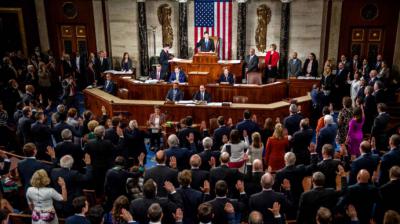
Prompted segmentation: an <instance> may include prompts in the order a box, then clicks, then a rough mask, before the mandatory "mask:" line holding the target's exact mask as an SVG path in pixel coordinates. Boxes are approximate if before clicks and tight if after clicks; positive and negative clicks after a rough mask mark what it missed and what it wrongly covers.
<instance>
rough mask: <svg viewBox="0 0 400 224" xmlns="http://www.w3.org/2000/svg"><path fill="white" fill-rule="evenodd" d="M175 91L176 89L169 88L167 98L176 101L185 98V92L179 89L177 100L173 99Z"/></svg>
mask: <svg viewBox="0 0 400 224" xmlns="http://www.w3.org/2000/svg"><path fill="white" fill-rule="evenodd" d="M173 91H174V89H169V90H168V93H167V96H166V97H165V100H169V101H174V102H175V101H180V100H183V92H182V91H180V90H179V89H177V93H176V96H175V100H173V97H174V92H173Z"/></svg>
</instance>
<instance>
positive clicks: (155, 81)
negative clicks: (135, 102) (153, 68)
mask: <svg viewBox="0 0 400 224" xmlns="http://www.w3.org/2000/svg"><path fill="white" fill-rule="evenodd" d="M157 82H158V80H157V79H148V80H146V81H144V83H146V84H156V83H157Z"/></svg>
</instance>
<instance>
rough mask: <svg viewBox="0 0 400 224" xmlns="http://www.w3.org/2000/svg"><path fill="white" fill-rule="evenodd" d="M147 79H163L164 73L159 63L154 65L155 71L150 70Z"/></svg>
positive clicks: (164, 77)
mask: <svg viewBox="0 0 400 224" xmlns="http://www.w3.org/2000/svg"><path fill="white" fill-rule="evenodd" d="M149 79H155V80H158V81H165V79H166V74H165V73H164V72H162V70H161V65H160V64H158V65H157V66H156V70H155V71H152V72H150V76H149Z"/></svg>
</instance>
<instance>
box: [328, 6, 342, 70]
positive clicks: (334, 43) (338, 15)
mask: <svg viewBox="0 0 400 224" xmlns="http://www.w3.org/2000/svg"><path fill="white" fill-rule="evenodd" d="M341 20H342V0H333V1H332V16H331V25H330V31H329V48H328V57H327V58H328V59H331V60H332V61H333V62H336V61H338V58H337V55H338V52H339V37H340V22H341Z"/></svg>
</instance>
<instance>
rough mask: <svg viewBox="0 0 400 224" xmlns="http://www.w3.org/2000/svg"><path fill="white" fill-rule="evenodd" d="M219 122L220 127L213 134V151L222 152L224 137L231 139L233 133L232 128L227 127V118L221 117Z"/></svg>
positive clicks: (218, 119)
mask: <svg viewBox="0 0 400 224" xmlns="http://www.w3.org/2000/svg"><path fill="white" fill-rule="evenodd" d="M217 122H218V125H219V127H218V128H217V129H215V130H214V133H213V142H214V145H213V147H212V148H213V150H218V151H219V150H220V148H221V146H222V145H223V142H222V137H223V136H224V135H225V136H226V137H229V134H230V133H231V128H230V127H228V126H226V125H225V118H224V116H219V117H218V118H217Z"/></svg>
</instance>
